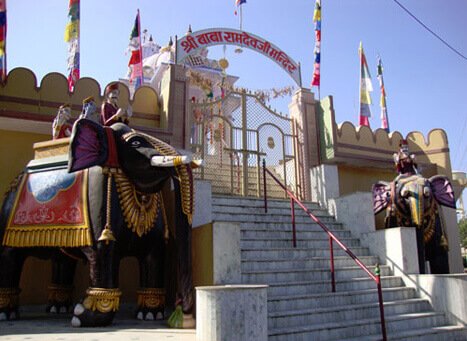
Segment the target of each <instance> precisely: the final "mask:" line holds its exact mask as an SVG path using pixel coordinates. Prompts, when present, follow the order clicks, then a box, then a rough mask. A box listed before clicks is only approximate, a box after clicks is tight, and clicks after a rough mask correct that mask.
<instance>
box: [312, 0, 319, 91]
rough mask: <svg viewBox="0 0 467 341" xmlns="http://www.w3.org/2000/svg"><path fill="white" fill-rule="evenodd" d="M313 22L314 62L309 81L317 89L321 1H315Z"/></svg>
mask: <svg viewBox="0 0 467 341" xmlns="http://www.w3.org/2000/svg"><path fill="white" fill-rule="evenodd" d="M313 22H314V23H315V49H314V51H313V52H314V54H315V60H314V64H313V67H314V70H313V79H312V80H311V86H312V87H313V86H317V87H318V88H319V85H320V79H321V73H320V66H321V0H316V3H315V11H314V13H313Z"/></svg>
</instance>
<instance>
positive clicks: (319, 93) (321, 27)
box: [318, 1, 323, 102]
mask: <svg viewBox="0 0 467 341" xmlns="http://www.w3.org/2000/svg"><path fill="white" fill-rule="evenodd" d="M319 9H320V20H321V26H320V29H319V35H320V38H321V39H320V42H319V85H318V102H321V67H322V66H323V65H322V64H321V60H322V57H323V26H322V24H323V20H322V18H323V2H322V1H320V2H319Z"/></svg>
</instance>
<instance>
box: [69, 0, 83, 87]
mask: <svg viewBox="0 0 467 341" xmlns="http://www.w3.org/2000/svg"><path fill="white" fill-rule="evenodd" d="M79 1H80V0H70V2H69V6H68V17H69V19H70V21H69V22H68V24H67V25H66V27H65V42H67V43H68V62H67V64H68V65H67V69H68V89H69V90H70V92H71V91H73V90H74V88H75V83H76V82H77V81H78V79H79V69H80V65H79V16H80V13H79V11H80V4H79Z"/></svg>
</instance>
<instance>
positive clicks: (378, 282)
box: [375, 264, 387, 341]
mask: <svg viewBox="0 0 467 341" xmlns="http://www.w3.org/2000/svg"><path fill="white" fill-rule="evenodd" d="M375 274H376V285H377V286H378V300H379V314H380V317H381V334H382V336H383V341H386V340H387V336H386V321H385V319H384V305H383V289H381V271H380V268H379V264H376V267H375Z"/></svg>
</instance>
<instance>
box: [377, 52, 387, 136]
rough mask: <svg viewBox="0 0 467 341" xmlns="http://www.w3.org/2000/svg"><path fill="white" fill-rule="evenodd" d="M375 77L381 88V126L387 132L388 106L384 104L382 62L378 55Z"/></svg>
mask: <svg viewBox="0 0 467 341" xmlns="http://www.w3.org/2000/svg"><path fill="white" fill-rule="evenodd" d="M377 77H378V80H379V88H380V89H381V98H380V101H379V105H380V107H381V128H383V129H384V130H386V131H387V132H388V133H389V119H388V108H387V105H386V90H385V88H384V80H383V63H382V62H381V57H379V56H378V67H377Z"/></svg>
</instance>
